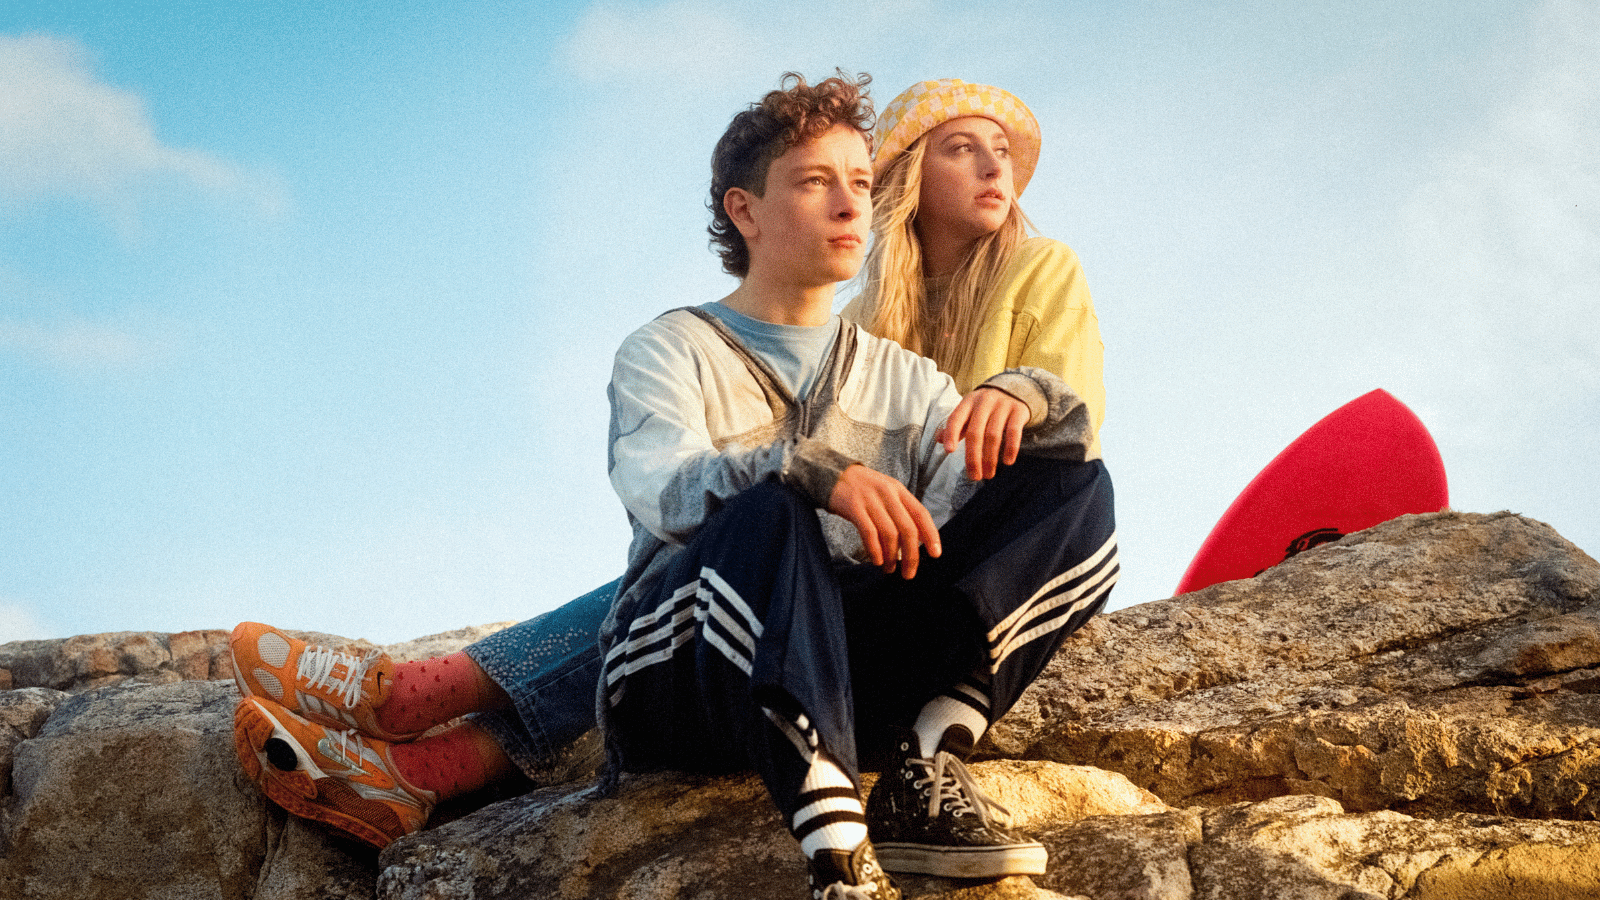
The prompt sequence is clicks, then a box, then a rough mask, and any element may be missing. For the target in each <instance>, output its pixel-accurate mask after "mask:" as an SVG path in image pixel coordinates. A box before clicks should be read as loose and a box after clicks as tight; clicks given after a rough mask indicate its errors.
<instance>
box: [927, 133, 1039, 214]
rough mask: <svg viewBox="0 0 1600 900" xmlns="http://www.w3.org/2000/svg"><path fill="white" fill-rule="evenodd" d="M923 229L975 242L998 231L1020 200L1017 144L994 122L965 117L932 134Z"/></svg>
mask: <svg viewBox="0 0 1600 900" xmlns="http://www.w3.org/2000/svg"><path fill="white" fill-rule="evenodd" d="M924 140H926V141H927V143H928V146H927V150H926V152H925V153H924V155H923V157H922V190H921V193H920V194H919V195H918V198H917V222H916V224H917V228H918V229H919V231H922V232H923V233H924V234H926V233H927V232H928V231H929V230H932V231H937V232H940V233H942V234H944V235H947V236H948V237H950V238H954V239H959V240H963V241H975V240H977V239H978V238H981V237H983V236H984V235H987V234H991V233H993V232H995V231H998V230H999V228H1000V226H1001V225H1002V224H1004V222H1005V220H1006V216H1007V215H1009V214H1010V212H1011V204H1012V201H1014V200H1015V199H1016V192H1015V190H1014V187H1013V186H1014V182H1013V180H1012V171H1011V142H1010V140H1009V139H1007V137H1006V132H1005V129H1004V128H1001V127H1000V125H999V123H997V122H995V121H994V120H993V119H986V118H983V117H982V116H965V117H962V118H959V119H951V120H950V121H948V122H945V123H943V124H941V125H939V126H938V127H937V128H934V129H933V130H932V131H930V132H928V134H927V136H926V137H925V138H924Z"/></svg>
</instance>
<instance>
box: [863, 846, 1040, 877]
mask: <svg viewBox="0 0 1600 900" xmlns="http://www.w3.org/2000/svg"><path fill="white" fill-rule="evenodd" d="M872 847H873V849H874V850H875V851H877V854H878V865H880V866H883V867H884V868H885V869H888V870H889V871H891V872H908V873H911V874H916V875H938V876H941V877H944V878H1004V877H1006V876H1008V875H1043V874H1044V873H1045V867H1046V866H1047V865H1048V863H1049V862H1050V854H1049V853H1048V852H1047V851H1046V850H1045V848H1044V845H1043V844H1038V843H1033V844H1015V845H1012V846H1008V847H946V846H937V845H931V844H906V843H896V842H893V841H886V842H877V841H874V842H873V844H872Z"/></svg>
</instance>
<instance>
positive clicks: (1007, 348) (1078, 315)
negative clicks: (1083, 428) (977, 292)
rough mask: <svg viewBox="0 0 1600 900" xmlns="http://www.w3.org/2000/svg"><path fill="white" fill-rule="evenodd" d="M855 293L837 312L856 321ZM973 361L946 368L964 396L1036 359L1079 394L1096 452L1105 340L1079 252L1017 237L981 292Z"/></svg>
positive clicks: (1096, 454) (1101, 418) (1103, 395)
mask: <svg viewBox="0 0 1600 900" xmlns="http://www.w3.org/2000/svg"><path fill="white" fill-rule="evenodd" d="M860 308H861V299H860V298H859V297H858V298H856V299H855V300H852V301H850V304H849V305H848V306H846V307H845V308H844V312H843V313H842V315H843V316H844V317H845V318H847V319H850V320H851V321H854V322H857V323H858V324H861V325H863V326H865V324H866V323H865V322H861V321H860ZM985 308H986V309H987V310H988V313H987V315H985V316H984V320H983V324H982V325H981V326H979V328H978V346H977V352H975V353H974V354H973V357H972V368H971V369H970V370H968V371H966V372H952V373H950V374H951V376H952V377H953V378H955V381H956V387H957V388H958V389H959V390H960V391H961V393H962V394H963V395H965V394H967V393H968V392H969V391H971V390H972V389H973V388H974V387H976V386H978V385H979V384H982V383H983V381H984V379H986V378H988V377H989V376H991V375H994V374H995V373H997V372H1001V371H1004V370H1006V369H1014V368H1016V367H1017V366H1037V367H1039V368H1041V369H1044V370H1046V371H1048V372H1053V373H1055V374H1056V375H1059V376H1061V378H1062V380H1064V381H1066V383H1067V384H1068V385H1069V386H1071V388H1072V389H1073V390H1074V391H1075V392H1077V394H1078V396H1079V397H1081V398H1083V402H1084V404H1085V405H1086V406H1088V408H1089V421H1090V424H1091V425H1093V427H1094V444H1093V446H1092V447H1090V453H1089V458H1090V459H1095V458H1098V457H1099V456H1100V426H1101V424H1102V423H1104V422H1105V418H1106V386H1105V344H1104V343H1103V342H1102V341H1101V340H1100V320H1099V319H1098V318H1097V317H1096V316H1095V313H1094V302H1093V301H1092V300H1090V299H1089V284H1088V282H1086V281H1085V280H1084V278H1083V267H1082V266H1081V265H1080V264H1079V263H1078V254H1076V253H1074V252H1072V248H1071V247H1068V246H1067V245H1066V244H1063V243H1061V242H1060V241H1056V240H1051V239H1050V238H1043V237H1036V238H1029V239H1028V240H1027V241H1024V242H1023V244H1022V246H1021V247H1018V248H1017V252H1016V254H1015V255H1014V256H1012V258H1011V264H1010V265H1008V266H1007V267H1006V270H1005V272H1004V273H1002V275H1001V276H1000V280H999V282H998V283H997V284H996V286H995V289H994V291H993V293H991V295H990V296H989V297H987V298H985Z"/></svg>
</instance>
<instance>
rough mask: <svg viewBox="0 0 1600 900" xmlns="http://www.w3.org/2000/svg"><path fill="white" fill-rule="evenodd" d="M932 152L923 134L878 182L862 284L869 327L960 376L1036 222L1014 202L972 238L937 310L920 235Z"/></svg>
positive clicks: (864, 317) (864, 322)
mask: <svg viewBox="0 0 1600 900" xmlns="http://www.w3.org/2000/svg"><path fill="white" fill-rule="evenodd" d="M926 152H927V141H926V140H925V139H924V138H918V139H917V141H916V142H915V143H913V144H912V145H911V146H910V147H907V148H906V150H905V152H904V153H901V154H900V156H899V157H898V158H897V159H895V160H894V162H893V163H891V164H890V165H889V167H888V168H887V169H885V170H884V171H883V173H882V174H881V175H880V176H879V178H878V181H877V183H876V184H874V185H873V203H872V238H873V240H872V248H871V249H870V250H869V251H868V252H867V263H866V266H865V282H864V284H863V286H862V294H861V317H862V325H863V326H864V327H865V328H866V329H867V330H868V331H870V332H872V333H873V334H875V335H878V336H879V337H885V338H888V339H890V340H892V341H895V342H897V343H899V344H900V345H901V346H903V347H905V348H906V349H908V350H912V351H915V352H917V353H920V354H922V355H923V356H926V357H928V358H930V359H932V360H933V361H934V362H935V363H936V364H937V365H938V366H939V370H940V371H942V372H945V373H946V374H949V375H951V376H956V377H959V376H960V375H961V374H962V373H964V372H966V371H967V370H968V369H969V368H971V366H972V359H973V356H974V354H975V353H976V352H977V344H978V326H979V325H980V324H981V323H982V322H983V318H984V314H985V313H986V312H987V309H986V307H987V301H988V300H989V298H990V295H991V293H992V289H993V287H994V285H995V282H996V281H998V280H999V278H1000V275H1001V273H1003V272H1004V271H1005V268H1006V264H1007V263H1009V262H1010V261H1011V255H1012V254H1013V253H1014V252H1016V249H1017V248H1018V247H1019V246H1021V245H1022V242H1023V241H1024V240H1026V239H1027V236H1028V231H1029V230H1030V229H1031V228H1032V223H1030V222H1029V221H1028V217H1027V216H1026V215H1024V214H1023V212H1022V208H1021V207H1020V206H1018V205H1017V203H1016V201H1015V200H1013V201H1012V203H1011V211H1010V212H1009V213H1008V214H1007V215H1006V219H1005V222H1004V223H1003V224H1001V226H1000V227H999V229H997V230H995V231H993V232H991V233H990V234H986V235H984V236H983V237H981V238H979V239H978V240H977V241H976V242H974V243H973V245H972V249H971V250H970V251H969V252H968V253H967V256H966V258H964V259H962V260H961V262H960V263H959V264H958V265H957V266H956V270H955V272H954V273H953V274H952V275H951V277H950V282H949V286H948V287H947V288H946V290H945V291H944V301H943V302H942V303H938V308H937V309H932V308H930V305H931V304H930V302H929V297H928V291H927V284H926V281H925V279H924V277H923V271H922V245H921V243H920V242H919V241H918V240H917V232H916V219H917V204H918V200H919V198H920V196H921V193H922V159H923V156H924V154H925V153H926Z"/></svg>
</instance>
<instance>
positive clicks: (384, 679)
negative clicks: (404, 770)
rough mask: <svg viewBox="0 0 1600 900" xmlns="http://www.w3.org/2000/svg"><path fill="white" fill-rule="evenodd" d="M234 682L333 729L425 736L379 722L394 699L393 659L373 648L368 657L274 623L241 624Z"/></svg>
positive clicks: (395, 739)
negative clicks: (288, 631)
mask: <svg viewBox="0 0 1600 900" xmlns="http://www.w3.org/2000/svg"><path fill="white" fill-rule="evenodd" d="M228 646H229V647H230V648H231V649H232V650H233V680H234V681H235V682H237V683H238V685H239V693H241V694H243V695H244V696H246V697H264V698H266V699H268V700H271V701H272V702H274V703H276V704H278V705H279V706H282V707H284V708H286V709H289V710H291V711H293V712H296V713H299V714H300V715H302V716H305V717H306V718H307V719H310V720H311V721H313V722H316V723H317V724H318V725H326V726H328V727H329V728H335V729H341V730H342V729H348V728H354V729H355V730H356V731H359V732H361V733H362V734H364V735H366V736H367V737H375V738H377V739H378V740H380V741H388V742H390V743H399V742H401V741H409V740H411V739H413V738H415V737H416V736H417V735H419V734H421V733H422V732H420V731H413V732H410V733H407V734H396V733H394V732H391V731H385V730H384V729H383V728H382V727H380V726H379V725H378V712H377V710H378V707H380V706H382V705H383V702H384V701H385V700H387V699H389V688H390V686H391V684H392V682H393V673H394V663H393V662H392V661H390V659H389V654H387V653H384V652H383V651H382V650H373V651H371V652H370V653H368V654H366V655H365V656H356V655H354V654H351V653H345V652H343V651H341V650H336V649H334V648H332V647H324V646H321V645H318V644H308V643H306V642H305V641H302V640H298V639H296V638H292V637H290V636H288V635H287V634H284V633H283V632H282V631H279V630H278V629H276V628H273V627H272V626H270V625H262V624H261V623H260V622H241V623H240V624H239V625H238V626H236V627H235V628H234V629H233V635H232V636H231V637H229V638H228Z"/></svg>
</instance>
